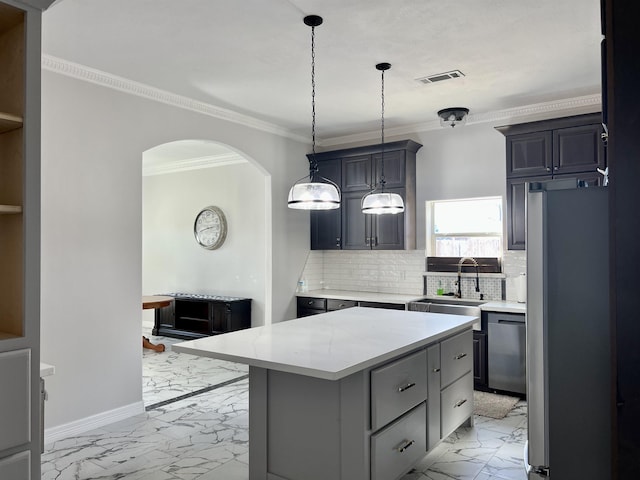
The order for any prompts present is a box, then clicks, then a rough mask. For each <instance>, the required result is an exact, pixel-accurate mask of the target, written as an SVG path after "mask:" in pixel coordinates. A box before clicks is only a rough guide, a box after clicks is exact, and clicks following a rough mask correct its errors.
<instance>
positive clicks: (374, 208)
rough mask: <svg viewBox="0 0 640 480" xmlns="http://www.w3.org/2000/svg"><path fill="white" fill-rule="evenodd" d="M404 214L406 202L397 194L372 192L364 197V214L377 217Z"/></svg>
mask: <svg viewBox="0 0 640 480" xmlns="http://www.w3.org/2000/svg"><path fill="white" fill-rule="evenodd" d="M402 212H404V202H403V201H402V197H401V196H400V195H398V194H397V193H390V192H380V193H374V192H371V193H369V194H367V195H365V196H364V197H362V213H370V214H376V215H382V214H388V213H402Z"/></svg>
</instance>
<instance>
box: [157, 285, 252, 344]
mask: <svg viewBox="0 0 640 480" xmlns="http://www.w3.org/2000/svg"><path fill="white" fill-rule="evenodd" d="M162 295H167V296H170V297H173V298H174V301H173V302H172V303H171V305H169V306H168V307H163V308H158V309H157V310H156V311H155V323H154V327H153V331H152V333H153V334H154V335H163V336H165V337H173V338H183V339H193V338H202V337H208V336H211V335H218V334H220V333H226V332H233V331H235V330H242V329H244V328H249V327H251V299H250V298H241V297H226V296H222V295H199V294H189V293H163V294H162Z"/></svg>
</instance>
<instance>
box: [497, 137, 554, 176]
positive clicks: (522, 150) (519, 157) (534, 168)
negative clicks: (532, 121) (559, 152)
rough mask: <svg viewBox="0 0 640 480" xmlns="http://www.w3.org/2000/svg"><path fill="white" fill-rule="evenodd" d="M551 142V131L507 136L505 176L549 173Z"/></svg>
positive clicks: (550, 166)
mask: <svg viewBox="0 0 640 480" xmlns="http://www.w3.org/2000/svg"><path fill="white" fill-rule="evenodd" d="M551 142H552V135H551V131H542V132H533V133H522V134H519V135H510V136H508V137H507V178H510V177H524V176H532V175H545V174H548V173H551V171H552V152H553V150H552V148H551V145H552V143H551Z"/></svg>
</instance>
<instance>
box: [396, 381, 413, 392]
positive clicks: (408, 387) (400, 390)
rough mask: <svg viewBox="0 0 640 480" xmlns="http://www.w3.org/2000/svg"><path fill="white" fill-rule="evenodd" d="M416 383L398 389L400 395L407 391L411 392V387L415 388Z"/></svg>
mask: <svg viewBox="0 0 640 480" xmlns="http://www.w3.org/2000/svg"><path fill="white" fill-rule="evenodd" d="M415 386H416V384H415V383H407V384H406V385H405V386H404V387H398V393H402V392H404V391H405V390H409V389H410V388H411V387H415Z"/></svg>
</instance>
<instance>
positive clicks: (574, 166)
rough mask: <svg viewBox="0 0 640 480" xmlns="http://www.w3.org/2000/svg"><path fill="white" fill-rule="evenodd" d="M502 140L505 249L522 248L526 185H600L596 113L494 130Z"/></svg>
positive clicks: (601, 159)
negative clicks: (568, 181)
mask: <svg viewBox="0 0 640 480" xmlns="http://www.w3.org/2000/svg"><path fill="white" fill-rule="evenodd" d="M497 130H499V131H500V132H502V133H503V134H504V135H505V136H506V154H507V158H506V160H507V162H506V163H507V165H506V166H507V168H506V174H507V245H508V249H509V250H524V249H525V201H526V191H525V190H526V187H525V185H526V183H527V182H544V181H548V180H551V179H554V178H576V179H577V180H578V181H582V182H584V184H586V185H588V186H594V185H600V183H601V175H600V174H599V173H597V170H596V169H598V168H601V169H604V168H605V167H606V152H605V148H604V143H603V142H602V140H601V134H602V123H601V115H600V114H599V113H593V114H588V115H577V116H574V117H566V118H558V119H554V120H547V121H542V122H532V123H523V124H519V125H509V126H505V127H497Z"/></svg>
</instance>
